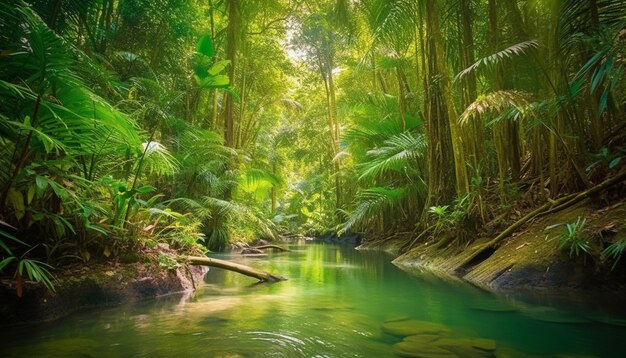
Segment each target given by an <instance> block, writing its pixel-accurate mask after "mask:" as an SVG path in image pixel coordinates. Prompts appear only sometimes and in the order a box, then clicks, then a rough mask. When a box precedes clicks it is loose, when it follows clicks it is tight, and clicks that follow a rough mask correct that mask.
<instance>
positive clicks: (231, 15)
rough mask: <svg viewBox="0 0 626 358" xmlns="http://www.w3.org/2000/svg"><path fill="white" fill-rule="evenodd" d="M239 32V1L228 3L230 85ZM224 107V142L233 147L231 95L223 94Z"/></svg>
mask: <svg viewBox="0 0 626 358" xmlns="http://www.w3.org/2000/svg"><path fill="white" fill-rule="evenodd" d="M238 30H239V0H229V1H228V28H227V29H226V32H227V34H226V37H227V39H226V59H227V60H229V61H230V67H229V68H228V78H230V83H235V67H236V64H237V63H236V60H237V40H238V36H237V31H238ZM225 96H226V105H225V111H224V141H225V144H226V146H227V147H229V148H234V146H235V133H234V123H235V103H234V98H233V95H232V94H230V93H227V94H225Z"/></svg>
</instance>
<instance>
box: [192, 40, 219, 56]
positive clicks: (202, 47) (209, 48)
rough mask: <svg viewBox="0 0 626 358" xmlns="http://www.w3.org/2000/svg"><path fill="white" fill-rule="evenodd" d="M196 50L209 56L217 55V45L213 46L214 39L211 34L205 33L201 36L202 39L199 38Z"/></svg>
mask: <svg viewBox="0 0 626 358" xmlns="http://www.w3.org/2000/svg"><path fill="white" fill-rule="evenodd" d="M196 51H198V52H199V53H201V54H203V55H205V56H207V57H213V56H214V55H215V46H213V40H212V39H211V36H209V35H204V36H202V37H200V40H198V44H197V46H196Z"/></svg>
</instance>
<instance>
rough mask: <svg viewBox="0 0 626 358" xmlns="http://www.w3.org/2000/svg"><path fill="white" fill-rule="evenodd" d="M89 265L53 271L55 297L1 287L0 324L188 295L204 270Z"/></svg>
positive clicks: (39, 290)
mask: <svg viewBox="0 0 626 358" xmlns="http://www.w3.org/2000/svg"><path fill="white" fill-rule="evenodd" d="M158 257H159V256H156V259H155V258H154V257H153V258H152V259H151V258H149V257H146V258H145V259H144V260H140V257H135V258H133V259H132V260H130V261H133V262H128V261H126V262H124V261H123V260H122V261H120V260H117V261H110V262H88V263H85V264H80V265H75V266H70V267H65V268H62V269H59V270H56V271H55V272H54V276H55V277H56V280H55V282H54V284H55V287H56V290H55V291H56V292H50V291H48V290H47V289H46V288H45V287H44V286H43V285H41V284H36V283H34V282H29V281H27V282H25V284H24V288H23V294H22V297H18V296H17V295H16V287H15V281H14V280H10V279H3V280H2V281H1V282H0V302H2V305H1V306H0V325H12V324H18V323H24V322H37V321H47V320H54V319H57V318H60V317H64V316H67V315H69V314H71V313H74V312H76V311H80V310H84V309H88V308H95V307H103V306H114V305H119V304H122V303H130V302H137V301H140V300H144V299H149V298H155V297H159V296H164V295H169V294H173V293H179V292H184V291H191V290H194V289H195V285H196V283H197V282H200V281H201V280H202V278H203V276H204V274H205V273H206V272H207V271H208V270H207V268H206V267H204V266H191V265H189V266H185V265H180V266H179V265H175V264H173V265H170V266H164V265H163V264H162V263H161V262H159V260H158Z"/></svg>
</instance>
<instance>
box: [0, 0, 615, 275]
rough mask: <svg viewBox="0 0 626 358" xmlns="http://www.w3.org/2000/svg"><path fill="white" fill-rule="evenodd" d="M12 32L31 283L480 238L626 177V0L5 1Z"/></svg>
mask: <svg viewBox="0 0 626 358" xmlns="http://www.w3.org/2000/svg"><path fill="white" fill-rule="evenodd" d="M0 15H1V16H0V19H1V20H0V103H1V104H2V106H1V107H0V142H1V143H2V145H1V147H0V151H2V153H1V154H0V166H1V167H2V168H3V169H2V171H0V190H1V202H2V209H1V212H0V234H1V235H2V237H1V241H0V249H1V250H2V254H1V255H2V258H3V260H2V262H1V263H0V268H1V269H2V270H3V271H4V272H5V273H9V272H11V273H13V272H15V277H16V278H17V279H18V280H21V279H22V277H25V275H28V276H30V278H31V279H35V280H37V281H43V282H44V283H46V284H48V285H50V281H49V280H48V277H49V272H48V271H47V269H48V268H50V266H48V265H52V266H58V265H62V264H64V263H69V262H73V261H76V260H79V261H80V260H82V261H89V260H91V259H93V258H97V259H107V258H116V257H118V256H119V255H121V254H123V253H124V252H127V251H129V250H142V249H143V248H153V247H155V246H157V244H158V243H159V242H163V243H167V244H169V245H170V246H172V247H174V248H177V249H180V250H202V249H203V248H205V247H207V248H210V249H212V250H221V249H224V248H225V247H226V245H227V244H228V242H229V240H230V241H240V240H243V241H249V240H253V239H256V238H259V237H264V238H275V237H276V235H277V234H280V233H287V232H299V233H309V234H311V233H320V232H322V231H325V230H327V229H331V228H334V229H336V230H338V231H339V232H340V233H343V232H347V231H358V232H366V233H368V234H369V235H389V234H390V233H392V232H400V231H410V232H414V233H415V235H417V234H418V233H419V232H422V231H427V230H428V231H432V232H435V233H437V232H441V231H443V230H445V229H449V228H451V227H454V228H456V229H457V230H458V231H457V233H460V234H458V235H455V239H454V240H459V241H466V240H470V239H471V237H472V235H471V233H475V232H476V231H477V230H478V229H479V228H482V227H484V225H485V224H486V223H488V222H494V221H495V222H498V221H502V220H504V221H506V220H507V219H508V218H510V216H511V215H510V214H512V213H513V214H514V213H515V212H516V211H517V209H522V210H523V209H525V208H532V207H535V206H538V205H540V204H542V203H545V202H550V201H553V200H555V199H557V198H559V197H562V196H565V195H566V194H569V193H574V192H578V191H582V190H585V189H588V188H591V187H593V186H594V185H596V184H598V183H600V182H601V181H602V180H604V179H605V178H607V177H611V176H613V175H616V174H617V173H621V172H622V171H623V170H624V161H622V158H623V157H624V156H625V155H626V149H625V148H624V147H623V143H624V141H625V139H626V138H625V135H624V133H625V131H624V128H625V126H626V122H625V121H624V120H625V117H624V110H625V104H626V89H625V88H624V83H625V82H624V74H623V65H624V63H623V61H624V55H625V54H626V48H625V45H626V38H625V37H624V36H625V35H624V30H623V29H624V25H625V24H626V6H625V5H624V3H623V2H622V1H610V0H606V1H601V0H597V1H595V0H594V1H576V0H549V1H531V0H519V1H502V0H480V1H470V0H445V1H435V0H361V1H346V0H332V1H331V0H324V1H306V0H305V1H291V0H269V1H241V0H209V1H208V2H205V1H203V2H199V1H182V0H158V1H122V0H118V1H115V0H87V1H60V0H49V1H48V0H34V1H25V2H22V1H17V0H10V1H4V2H3V3H2V5H1V7H0ZM582 223H583V224H580V223H579V224H580V225H584V221H583V222H582ZM574 229H575V227H574ZM463 233H466V234H465V235H464V234H463ZM567 237H570V239H568V238H567ZM572 238H576V235H574V234H571V235H570V236H564V238H563V239H562V240H561V245H565V244H567V243H568V242H570V241H572V240H574V239H572ZM568 240H570V241H568ZM572 247H573V246H572ZM572 250H573V251H572V252H575V253H576V254H578V253H579V252H580V250H582V251H585V247H584V246H580V245H579V246H578V249H576V248H572ZM623 250H624V244H623V242H616V243H615V245H613V246H611V247H610V249H607V251H606V254H607V255H608V256H609V257H610V258H611V259H612V260H614V261H616V260H618V259H619V257H620V256H621V253H622V251H623ZM24 271H26V272H24Z"/></svg>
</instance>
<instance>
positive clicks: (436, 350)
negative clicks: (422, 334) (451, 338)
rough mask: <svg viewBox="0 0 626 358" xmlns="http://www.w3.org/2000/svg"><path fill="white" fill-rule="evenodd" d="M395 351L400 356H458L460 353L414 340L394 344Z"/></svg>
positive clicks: (442, 357) (422, 357)
mask: <svg viewBox="0 0 626 358" xmlns="http://www.w3.org/2000/svg"><path fill="white" fill-rule="evenodd" d="M393 353H394V354H395V355H397V356H399V357H417V358H456V357H458V355H456V354H454V353H452V352H450V351H448V350H446V349H443V348H440V347H436V346H433V345H428V344H422V343H420V342H414V341H402V342H399V343H396V344H394V345H393Z"/></svg>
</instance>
